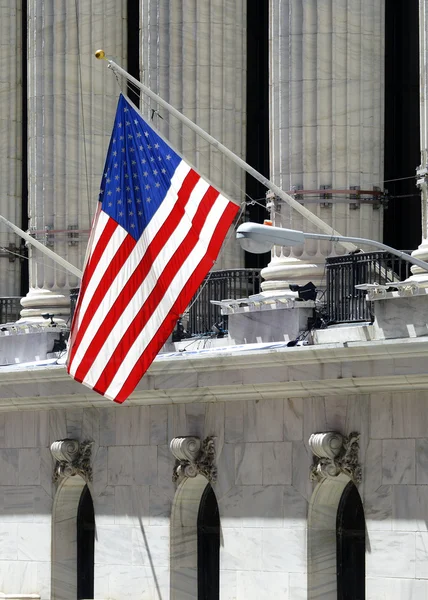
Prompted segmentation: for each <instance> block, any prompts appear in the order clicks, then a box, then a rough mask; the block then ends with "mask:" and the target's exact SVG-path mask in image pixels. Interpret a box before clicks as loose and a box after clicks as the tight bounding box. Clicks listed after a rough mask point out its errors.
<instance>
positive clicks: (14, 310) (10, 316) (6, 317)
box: [0, 296, 22, 325]
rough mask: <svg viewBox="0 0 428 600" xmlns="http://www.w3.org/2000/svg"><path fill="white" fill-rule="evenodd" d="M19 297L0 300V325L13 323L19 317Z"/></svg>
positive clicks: (7, 297) (6, 297)
mask: <svg viewBox="0 0 428 600" xmlns="http://www.w3.org/2000/svg"><path fill="white" fill-rule="evenodd" d="M20 301H21V296H5V297H3V298H0V324H1V325H4V324H5V323H14V322H15V321H17V320H18V319H19V318H20V316H21V308H22V306H21V303H20Z"/></svg>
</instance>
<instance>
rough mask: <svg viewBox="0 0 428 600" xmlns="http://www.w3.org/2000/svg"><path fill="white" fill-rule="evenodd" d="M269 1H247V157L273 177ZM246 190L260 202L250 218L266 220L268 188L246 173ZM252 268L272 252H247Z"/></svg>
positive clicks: (251, 208) (251, 209)
mask: <svg viewBox="0 0 428 600" xmlns="http://www.w3.org/2000/svg"><path fill="white" fill-rule="evenodd" d="M268 5H269V3H268V2H248V3H247V131H246V134H247V142H246V160H247V163H248V164H250V165H251V166H252V167H254V168H255V169H256V170H257V171H259V172H260V173H261V174H262V175H264V176H265V177H269V6H268ZM245 191H246V193H247V194H248V196H249V197H247V198H246V200H247V202H248V201H249V200H250V199H253V200H257V204H253V205H252V204H247V209H246V217H247V220H249V221H255V222H256V223H263V220H264V219H268V218H269V214H268V213H267V212H266V209H265V208H264V205H265V196H266V192H267V188H266V187H265V186H264V185H263V184H261V183H260V182H259V181H257V180H256V179H254V177H252V176H251V175H248V174H247V176H246V182H245ZM244 254H245V266H246V267H247V268H249V269H254V268H259V267H265V266H266V265H267V264H268V262H269V261H270V252H269V253H266V254H252V253H251V252H245V253H244Z"/></svg>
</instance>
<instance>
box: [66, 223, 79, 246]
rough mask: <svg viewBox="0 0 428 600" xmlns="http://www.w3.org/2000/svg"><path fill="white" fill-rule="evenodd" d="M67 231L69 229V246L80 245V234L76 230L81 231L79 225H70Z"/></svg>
mask: <svg viewBox="0 0 428 600" xmlns="http://www.w3.org/2000/svg"><path fill="white" fill-rule="evenodd" d="M67 229H68V233H67V240H68V245H69V246H77V245H78V243H79V234H78V232H77V231H76V230H77V229H79V226H78V225H69V226H68V228H67Z"/></svg>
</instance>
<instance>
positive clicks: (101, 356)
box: [78, 179, 209, 385]
mask: <svg viewBox="0 0 428 600" xmlns="http://www.w3.org/2000/svg"><path fill="white" fill-rule="evenodd" d="M208 188H209V184H208V183H207V182H206V181H205V180H203V179H199V181H198V182H197V184H196V185H195V187H194V189H193V191H192V193H191V195H190V197H189V201H188V203H187V205H186V216H185V217H184V218H182V219H181V220H180V221H179V223H178V224H177V227H176V229H175V230H174V232H173V234H172V235H171V236H170V237H169V238H168V240H167V241H166V243H165V245H164V246H163V248H162V250H161V251H160V252H159V254H158V256H157V257H156V259H155V260H154V262H153V264H152V265H151V268H150V270H149V271H148V273H147V276H146V278H145V279H144V280H143V281H142V282H141V284H140V286H139V287H138V289H137V291H136V293H135V294H134V297H133V298H132V299H131V300H130V301H129V303H128V305H127V307H126V308H125V309H124V310H123V312H122V314H121V315H120V319H118V320H117V322H116V324H115V325H114V326H113V328H112V330H111V331H110V333H109V335H108V337H107V338H106V341H105V343H104V344H103V346H102V348H101V350H100V352H99V353H98V356H97V357H96V358H95V359H94V362H93V363H92V365H91V369H90V371H89V372H88V374H87V375H86V377H85V382H86V384H87V385H90V384H92V385H95V383H96V382H97V381H98V378H99V377H100V375H101V373H102V372H103V370H104V369H105V366H106V364H107V361H108V360H109V359H110V357H111V355H112V353H113V352H114V350H115V348H116V346H117V345H118V344H119V342H120V340H121V339H122V337H123V335H124V333H125V332H126V330H127V329H128V327H129V325H130V324H131V323H132V321H133V320H134V318H135V316H136V315H137V313H138V311H139V310H140V309H141V307H142V305H143V304H144V302H145V300H146V299H147V298H148V297H149V295H150V294H151V293H152V291H153V289H154V288H155V286H156V284H157V281H158V279H159V278H160V276H161V275H162V272H163V270H164V268H165V266H166V265H167V264H168V262H169V260H170V259H171V257H172V256H173V254H174V252H175V251H176V250H177V248H178V247H179V246H180V244H181V242H182V241H183V240H184V239H185V237H186V235H187V234H188V233H189V231H190V229H191V227H192V218H193V216H194V215H195V214H196V212H197V210H198V208H199V205H200V202H201V200H202V198H203V197H204V195H205V193H206V191H207V190H208ZM144 237H145V236H144ZM138 246H139V248H140V249H141V250H142V252H141V254H143V253H144V251H145V249H146V248H147V246H148V242H147V241H145V240H144V239H142V240H141V241H139V243H138ZM133 260H134V262H135V264H138V262H139V261H140V260H141V256H137V257H134V258H133ZM136 261H138V262H136ZM134 268H135V265H134ZM120 276H121V274H119V275H118V280H119V281H120ZM122 277H123V276H122ZM114 287H115V288H119V287H120V290H121V289H122V287H123V286H122V285H120V286H119V285H117V286H114ZM107 296H108V295H107ZM103 304H104V302H103V303H102V305H100V308H99V309H98V310H97V313H96V315H95V317H94V319H93V323H94V328H92V323H91V326H90V328H88V331H87V332H86V334H87V340H88V341H87V346H88V347H89V344H90V340H92V338H93V336H94V335H95V333H96V330H98V329H99V327H100V324H101V323H102V322H103V321H104V318H105V316H106V314H107V312H105V307H104V306H103ZM106 304H107V306H108V308H110V306H111V300H110V298H108V297H107V298H106ZM103 313H104V314H103ZM95 328H96V329H95ZM89 330H90V331H89ZM86 334H85V337H86ZM85 341H86V340H85ZM82 343H83V340H82ZM81 346H82V344H81ZM78 351H79V352H80V347H79V350H78ZM82 356H84V355H82ZM80 360H81V358H80ZM80 360H79V362H80Z"/></svg>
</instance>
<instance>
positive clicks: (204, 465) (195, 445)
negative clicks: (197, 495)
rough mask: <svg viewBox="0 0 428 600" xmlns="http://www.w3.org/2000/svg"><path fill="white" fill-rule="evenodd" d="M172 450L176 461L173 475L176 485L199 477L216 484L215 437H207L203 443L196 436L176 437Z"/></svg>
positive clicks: (172, 441)
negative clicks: (184, 480)
mask: <svg viewBox="0 0 428 600" xmlns="http://www.w3.org/2000/svg"><path fill="white" fill-rule="evenodd" d="M170 449H171V452H172V454H173V455H174V456H175V459H176V460H175V465H174V470H173V473H172V480H173V482H174V483H176V482H178V481H181V480H182V479H184V478H185V477H196V476H197V475H203V476H204V477H206V478H207V479H208V481H210V482H211V483H215V481H216V480H217V467H216V465H215V438H214V437H207V438H205V439H204V440H203V441H202V442H201V439H200V438H199V437H195V436H183V437H176V438H174V439H173V440H171V443H170Z"/></svg>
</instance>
